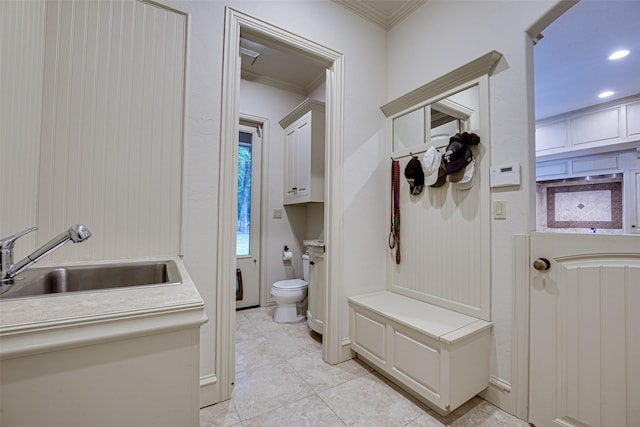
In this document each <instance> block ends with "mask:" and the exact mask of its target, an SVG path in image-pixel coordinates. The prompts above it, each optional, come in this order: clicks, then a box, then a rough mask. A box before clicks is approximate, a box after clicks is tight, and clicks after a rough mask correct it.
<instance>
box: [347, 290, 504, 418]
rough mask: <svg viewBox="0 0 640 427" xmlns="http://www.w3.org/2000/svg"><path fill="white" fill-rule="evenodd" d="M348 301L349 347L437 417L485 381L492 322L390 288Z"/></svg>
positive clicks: (486, 380) (481, 386) (486, 378)
mask: <svg viewBox="0 0 640 427" xmlns="http://www.w3.org/2000/svg"><path fill="white" fill-rule="evenodd" d="M348 301H349V335H350V338H351V349H352V350H353V351H354V352H356V353H357V354H358V357H360V358H362V359H364V360H365V361H366V362H368V363H370V364H371V365H372V366H373V367H374V368H376V369H377V370H379V371H380V372H381V373H382V374H384V375H385V376H387V377H388V378H390V379H391V380H393V381H394V382H396V383H399V384H400V385H402V386H404V387H403V388H405V389H406V390H407V391H409V392H410V393H411V394H413V395H414V396H416V397H418V398H419V399H420V400H422V401H424V402H425V403H427V404H428V405H429V406H430V407H431V408H433V409H434V410H435V411H436V412H438V413H439V414H440V415H447V414H449V413H450V412H452V411H454V410H455V409H456V408H458V407H459V406H461V405H462V404H463V403H465V402H466V401H467V400H469V399H471V398H472V397H473V396H475V395H476V394H478V393H479V392H480V391H482V390H484V389H485V388H487V386H488V385H489V354H490V344H491V328H492V327H493V323H492V322H487V321H484V320H480V319H477V318H475V317H471V316H467V315H465V314H461V313H458V312H456V311H453V310H448V309H445V308H442V307H439V306H436V305H433V304H429V303H426V302H422V301H419V300H417V299H414V298H410V297H406V296H404V295H400V294H398V293H395V292H390V291H380V292H374V293H370V294H365V295H358V296H353V297H349V298H348Z"/></svg>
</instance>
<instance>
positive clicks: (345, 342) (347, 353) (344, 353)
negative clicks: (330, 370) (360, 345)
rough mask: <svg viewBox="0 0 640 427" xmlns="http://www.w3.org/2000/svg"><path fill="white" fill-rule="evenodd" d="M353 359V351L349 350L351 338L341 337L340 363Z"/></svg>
mask: <svg viewBox="0 0 640 427" xmlns="http://www.w3.org/2000/svg"><path fill="white" fill-rule="evenodd" d="M350 359H353V351H351V339H350V338H349V337H346V338H342V341H340V363H342V362H346V361H347V360H350Z"/></svg>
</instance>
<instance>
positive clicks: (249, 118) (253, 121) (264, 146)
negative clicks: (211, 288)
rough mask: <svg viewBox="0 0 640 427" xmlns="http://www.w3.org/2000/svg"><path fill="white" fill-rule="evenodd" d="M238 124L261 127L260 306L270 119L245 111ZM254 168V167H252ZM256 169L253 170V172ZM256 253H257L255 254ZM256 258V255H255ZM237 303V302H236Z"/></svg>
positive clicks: (262, 303) (262, 295)
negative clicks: (264, 199)
mask: <svg viewBox="0 0 640 427" xmlns="http://www.w3.org/2000/svg"><path fill="white" fill-rule="evenodd" d="M240 122H244V123H245V124H244V125H243V124H240ZM238 125H239V126H245V127H251V126H257V127H258V128H259V131H258V132H259V134H260V136H259V138H260V143H259V144H260V156H259V159H258V160H259V164H260V173H259V175H260V186H259V193H260V204H259V206H258V212H259V216H260V218H259V221H258V223H259V226H260V227H259V229H260V232H259V235H258V238H259V240H260V243H259V247H258V259H259V261H258V262H260V267H259V269H258V304H259V305H260V306H262V305H264V304H265V303H266V299H265V292H264V288H265V286H263V284H264V279H265V278H266V277H267V276H266V274H267V273H266V263H264V262H262V261H263V258H264V256H265V254H266V253H267V252H266V251H267V246H266V227H267V221H266V220H267V215H268V213H267V203H264V201H263V196H264V195H265V194H269V193H268V191H269V188H268V176H267V172H268V170H269V155H268V153H269V151H268V142H269V137H268V135H269V119H267V118H264V117H258V116H253V115H250V114H245V113H240V114H239V120H238ZM252 169H253V168H252ZM253 172H254V171H253V170H252V173H253ZM234 182H235V183H236V184H235V185H236V194H237V179H236V180H235V181H234ZM251 197H252V200H251V206H252V212H253V211H254V209H255V206H253V195H252V196H251ZM254 255H255V254H254ZM254 258H255V256H254ZM236 259H237V255H236ZM236 305H237V304H236Z"/></svg>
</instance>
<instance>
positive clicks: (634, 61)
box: [534, 0, 640, 119]
mask: <svg viewBox="0 0 640 427" xmlns="http://www.w3.org/2000/svg"><path fill="white" fill-rule="evenodd" d="M542 35H543V36H544V38H543V39H542V40H540V41H539V42H538V44H537V45H536V46H535V48H534V68H535V97H536V98H535V99H536V118H537V119H541V118H545V117H550V116H554V115H557V114H560V113H564V112H567V111H574V110H577V109H580V108H584V107H588V106H592V105H597V104H600V103H603V102H610V101H613V100H616V99H620V98H624V97H627V96H630V95H635V94H638V93H640V1H637V0H624V1H620V0H615V1H614V0H608V1H602V0H582V1H580V2H579V3H578V4H576V5H575V6H573V7H572V8H571V9H569V10H568V11H567V12H566V13H565V14H564V15H562V16H561V17H560V18H559V19H557V20H556V21H555V22H554V23H552V24H551V25H550V26H549V27H548V28H547V29H546V30H544V31H543V32H542ZM621 48H625V49H627V50H630V51H631V54H630V55H629V56H627V57H626V58H623V59H620V60H618V61H609V60H608V59H607V58H608V56H609V54H611V53H612V52H613V51H614V50H617V49H621ZM604 90H612V91H614V92H615V94H614V95H613V96H611V97H609V98H606V99H599V98H597V94H598V93H600V92H602V91H604Z"/></svg>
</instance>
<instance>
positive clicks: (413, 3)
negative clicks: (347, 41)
mask: <svg viewBox="0 0 640 427" xmlns="http://www.w3.org/2000/svg"><path fill="white" fill-rule="evenodd" d="M333 1H334V2H335V3H337V4H340V5H341V6H344V7H345V8H346V9H345V13H357V14H358V15H360V16H362V17H364V18H365V19H368V20H370V21H371V22H374V23H376V24H378V25H380V26H382V27H383V28H386V29H389V28H390V27H391V26H393V25H395V24H397V23H398V22H400V20H402V19H403V18H405V17H406V16H407V15H408V14H410V13H412V12H413V11H414V10H415V9H416V8H418V7H419V6H421V5H422V4H424V3H425V0H386V1H378V0H366V1H363V0H333ZM347 10H348V12H347ZM639 22H640V1H638V0H582V1H580V2H579V3H578V4H576V5H575V6H573V7H572V8H571V9H569V10H568V11H567V12H566V13H565V14H564V15H562V16H561V17H560V18H559V19H558V20H556V21H555V22H554V23H553V24H551V25H550V26H549V27H548V28H547V29H545V30H544V31H543V32H542V35H543V36H544V37H543V38H542V40H540V41H539V42H538V44H537V45H536V46H535V48H534V55H535V57H534V68H535V102H536V118H537V119H541V118H546V117H550V116H553V115H557V114H560V113H564V112H568V111H574V110H577V109H580V108H584V107H588V106H592V105H596V104H598V103H602V102H610V101H612V100H616V99H620V98H623V97H627V96H630V95H635V94H638V93H640V23H639ZM241 45H242V46H243V47H246V48H248V49H250V50H254V51H256V52H259V53H260V56H259V57H258V58H257V59H256V60H255V62H253V59H252V58H249V57H246V56H245V55H243V56H242V65H243V67H242V78H243V79H247V80H253V81H259V82H262V83H265V84H270V85H272V86H276V87H280V88H281V89H285V90H289V91H292V92H296V93H300V94H302V95H304V96H307V95H308V94H309V93H310V92H311V91H312V90H313V89H314V88H315V87H317V86H318V85H319V84H321V83H322V82H324V77H325V68H326V65H327V64H323V63H320V62H318V61H316V60H313V59H310V58H308V57H306V56H304V55H302V54H301V53H299V52H295V51H291V50H287V49H285V48H283V47H282V46H277V45H274V44H273V43H271V42H269V41H268V40H263V39H258V38H256V37H255V36H252V35H250V34H244V35H243V40H242V43H241ZM622 47H624V48H626V49H628V50H630V51H631V54H630V55H629V56H627V57H626V58H623V59H621V60H619V61H616V62H611V61H609V60H608V59H607V57H608V56H609V54H610V53H611V52H612V51H613V50H615V49H617V48H622ZM252 62H253V65H251V63H252ZM605 89H609V90H613V91H615V92H616V93H615V94H614V95H613V96H612V97H610V98H607V99H604V100H601V99H598V98H597V97H596V95H597V94H598V93H600V92H601V91H603V90H605Z"/></svg>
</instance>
